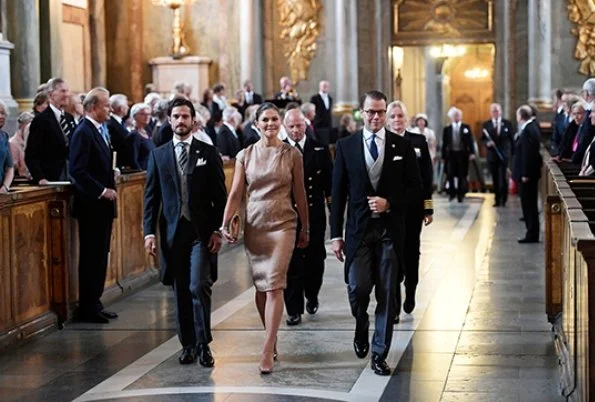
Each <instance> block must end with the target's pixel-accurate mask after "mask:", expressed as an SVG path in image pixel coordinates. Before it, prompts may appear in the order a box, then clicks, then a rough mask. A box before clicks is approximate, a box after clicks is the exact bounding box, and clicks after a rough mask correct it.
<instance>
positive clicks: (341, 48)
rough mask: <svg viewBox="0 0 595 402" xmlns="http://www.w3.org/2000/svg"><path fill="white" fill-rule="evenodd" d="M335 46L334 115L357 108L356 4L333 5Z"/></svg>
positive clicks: (339, 0)
mask: <svg viewBox="0 0 595 402" xmlns="http://www.w3.org/2000/svg"><path fill="white" fill-rule="evenodd" d="M335 21H336V22H335V41H336V43H335V45H336V60H335V67H336V69H337V70H336V76H335V87H336V102H335V112H336V113H347V112H350V111H352V110H353V109H356V108H357V107H358V98H359V95H358V93H357V89H358V74H357V71H358V59H357V2H355V1H352V0H337V1H336V3H335Z"/></svg>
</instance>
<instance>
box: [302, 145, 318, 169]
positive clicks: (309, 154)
mask: <svg viewBox="0 0 595 402" xmlns="http://www.w3.org/2000/svg"><path fill="white" fill-rule="evenodd" d="M315 153H316V151H314V144H312V141H311V140H308V139H307V138H306V144H305V145H304V155H303V157H304V171H306V167H307V166H310V164H311V163H312V162H313V160H314V157H315Z"/></svg>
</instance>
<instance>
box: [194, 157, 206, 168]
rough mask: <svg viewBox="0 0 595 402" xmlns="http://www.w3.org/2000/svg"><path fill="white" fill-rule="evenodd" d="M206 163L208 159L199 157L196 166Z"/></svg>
mask: <svg viewBox="0 0 595 402" xmlns="http://www.w3.org/2000/svg"><path fill="white" fill-rule="evenodd" d="M206 164H207V161H206V160H204V158H199V159H198V160H197V161H196V166H204V165H206Z"/></svg>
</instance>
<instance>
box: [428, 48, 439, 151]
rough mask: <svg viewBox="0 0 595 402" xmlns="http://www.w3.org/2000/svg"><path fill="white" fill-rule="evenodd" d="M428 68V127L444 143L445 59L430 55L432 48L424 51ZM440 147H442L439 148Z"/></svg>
mask: <svg viewBox="0 0 595 402" xmlns="http://www.w3.org/2000/svg"><path fill="white" fill-rule="evenodd" d="M424 56H425V70H426V74H425V75H426V115H428V127H429V128H431V129H432V130H434V133H436V140H437V141H438V145H440V144H442V129H443V127H444V110H443V105H442V103H443V100H442V82H443V78H444V77H443V75H442V66H443V64H444V60H436V59H434V58H433V57H432V56H430V48H429V47H426V48H425V51H424ZM438 149H440V148H438Z"/></svg>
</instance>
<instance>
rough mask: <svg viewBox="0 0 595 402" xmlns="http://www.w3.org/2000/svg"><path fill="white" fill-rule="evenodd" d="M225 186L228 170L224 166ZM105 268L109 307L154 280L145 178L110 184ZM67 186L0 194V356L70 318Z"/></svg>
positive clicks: (72, 276) (73, 269)
mask: <svg viewBox="0 0 595 402" xmlns="http://www.w3.org/2000/svg"><path fill="white" fill-rule="evenodd" d="M224 170H225V176H226V184H227V186H228V190H229V187H230V186H231V179H232V177H233V171H234V163H233V162H227V163H225V166H224ZM116 187H117V192H118V200H117V205H118V217H117V218H116V219H115V220H114V226H113V232H112V240H111V251H110V258H109V266H108V272H107V278H106V283H105V292H104V294H103V297H102V301H103V302H104V303H109V302H110V301H113V300H114V299H116V298H119V297H122V296H123V295H126V294H128V293H130V292H131V291H134V290H136V289H138V288H140V287H142V286H144V285H146V284H147V283H151V282H155V281H156V280H157V277H158V271H157V267H158V260H157V261H154V260H153V259H152V258H151V257H149V256H148V255H147V254H146V253H145V250H144V236H143V196H144V188H145V173H144V172H143V173H133V174H128V175H122V176H120V177H118V179H117V183H116ZM71 198H72V191H71V188H70V186H55V187H36V186H25V187H18V186H17V187H15V189H14V190H13V191H11V193H9V194H7V195H0V349H1V348H2V347H6V346H7V345H11V344H14V343H15V342H19V341H22V340H26V339H29V338H31V337H32V336H34V335H36V334H39V333H41V332H44V331H46V330H48V329H51V328H54V327H60V326H61V325H63V323H64V322H66V321H68V320H70V319H71V318H72V313H73V311H74V309H75V307H76V302H77V300H78V253H79V247H78V231H77V230H78V229H77V222H76V220H75V219H73V218H72V217H71V215H70V207H71Z"/></svg>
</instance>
